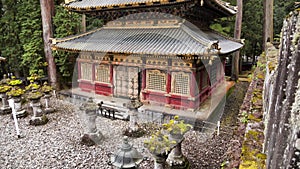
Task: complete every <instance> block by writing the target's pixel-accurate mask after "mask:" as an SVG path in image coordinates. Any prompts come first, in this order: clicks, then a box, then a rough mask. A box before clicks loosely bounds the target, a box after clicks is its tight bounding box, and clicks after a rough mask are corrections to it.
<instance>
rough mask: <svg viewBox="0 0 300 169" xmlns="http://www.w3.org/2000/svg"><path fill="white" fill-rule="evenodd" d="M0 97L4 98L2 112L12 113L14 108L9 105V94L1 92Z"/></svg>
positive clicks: (0, 112)
mask: <svg viewBox="0 0 300 169" xmlns="http://www.w3.org/2000/svg"><path fill="white" fill-rule="evenodd" d="M0 98H1V99H2V107H0V114H2V115H4V114H10V113H11V112H12V110H11V108H10V107H9V105H8V102H7V95H6V94H5V93H1V94H0Z"/></svg>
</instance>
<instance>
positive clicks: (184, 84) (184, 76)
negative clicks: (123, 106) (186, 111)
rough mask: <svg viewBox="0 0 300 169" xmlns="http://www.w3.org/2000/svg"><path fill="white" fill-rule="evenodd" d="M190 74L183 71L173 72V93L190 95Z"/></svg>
mask: <svg viewBox="0 0 300 169" xmlns="http://www.w3.org/2000/svg"><path fill="white" fill-rule="evenodd" d="M189 79H190V78H189V74H188V73H183V72H178V73H177V72H173V73H172V93H176V94H182V95H189V94H190V90H189V86H190V85H189Z"/></svg>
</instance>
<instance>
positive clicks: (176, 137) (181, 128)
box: [165, 116, 192, 169]
mask: <svg viewBox="0 0 300 169" xmlns="http://www.w3.org/2000/svg"><path fill="white" fill-rule="evenodd" d="M165 126H166V127H167V128H168V129H169V130H170V133H169V140H170V141H175V142H176V143H177V144H176V146H175V147H174V148H173V149H172V151H171V153H170V154H169V155H168V158H167V160H166V161H167V163H168V164H169V166H171V167H170V168H176V169H186V168H189V165H190V164H189V161H188V160H187V158H186V157H185V156H184V155H183V154H182V150H181V143H182V141H183V140H184V134H185V132H187V131H189V130H190V129H191V128H192V126H191V125H189V124H185V123H183V121H179V117H178V116H175V117H174V119H173V120H172V121H171V122H170V123H169V124H167V125H165Z"/></svg>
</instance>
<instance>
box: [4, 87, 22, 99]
mask: <svg viewBox="0 0 300 169" xmlns="http://www.w3.org/2000/svg"><path fill="white" fill-rule="evenodd" d="M24 93H25V92H24V90H23V89H21V88H19V87H13V88H12V89H11V90H10V91H9V92H7V95H8V96H12V97H19V96H21V95H23V94H24Z"/></svg>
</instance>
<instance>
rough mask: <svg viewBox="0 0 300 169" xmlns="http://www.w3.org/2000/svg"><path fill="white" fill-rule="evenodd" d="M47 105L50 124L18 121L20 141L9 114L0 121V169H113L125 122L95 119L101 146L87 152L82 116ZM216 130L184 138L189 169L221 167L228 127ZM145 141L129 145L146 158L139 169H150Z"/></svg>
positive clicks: (61, 104)
mask: <svg viewBox="0 0 300 169" xmlns="http://www.w3.org/2000/svg"><path fill="white" fill-rule="evenodd" d="M244 88H246V85H245V84H243V83H241V85H237V90H234V93H233V94H232V95H231V96H230V97H229V98H228V99H227V103H229V105H226V106H227V109H228V111H226V112H225V115H224V116H225V117H226V116H232V115H233V114H237V112H238V109H239V106H238V104H236V103H237V102H236V101H237V100H240V99H241V98H237V97H235V96H233V95H235V94H240V93H241V92H243V91H244V90H241V89H244ZM245 90H246V89H245ZM235 92H238V93H235ZM52 103H54V105H55V107H56V109H57V111H56V112H55V113H53V114H49V115H47V117H48V118H49V120H50V121H49V122H48V123H47V124H46V125H44V126H30V125H29V119H30V117H31V115H29V116H28V117H26V118H22V119H19V127H20V130H21V135H22V138H20V139H18V138H17V136H16V131H15V128H14V123H13V120H12V119H11V117H10V115H2V116H0V133H1V137H0V151H1V153H0V168H1V169H19V168H20V169H21V168H26V169H31V168H34V169H38V168H41V169H48V168H49V169H50V168H51V169H52V168H59V169H61V168H82V169H86V168H99V169H110V168H112V166H110V165H108V161H109V156H110V153H112V152H115V151H116V150H117V149H118V147H119V146H120V145H121V143H122V137H123V136H122V130H123V129H124V128H125V127H126V126H127V122H126V121H122V120H110V119H107V118H103V117H98V118H97V120H96V122H97V128H98V129H101V131H102V133H103V135H104V136H105V139H104V141H103V143H102V144H101V145H98V146H91V147H88V146H85V145H81V144H80V138H81V136H82V135H83V133H84V129H85V127H84V126H85V125H84V120H83V119H84V118H83V116H82V113H80V112H79V111H77V109H75V108H74V105H72V104H70V103H69V102H65V101H61V100H52ZM238 103H239V102H238ZM228 106H229V107H228ZM236 111H237V112H236ZM223 119H225V118H223ZM235 120H236V118H233V119H232V120H229V122H227V123H232V122H234V121H235ZM227 121H228V120H227ZM227 125H228V124H227ZM230 125H231V124H230ZM232 125H234V124H232ZM221 131H222V132H221V134H220V135H219V136H215V135H211V136H210V137H208V136H207V135H204V134H201V133H199V132H197V131H190V132H188V133H187V134H186V139H185V141H184V142H183V146H182V147H183V153H184V154H185V155H186V156H187V158H188V159H189V160H190V162H191V163H192V165H191V168H195V169H200V168H209V169H212V168H220V165H221V163H222V162H223V161H224V160H226V158H227V157H228V156H227V155H226V152H227V151H228V149H229V148H230V145H232V144H231V142H232V140H230V138H232V135H233V132H232V130H231V128H227V127H224V128H222V130H221ZM145 139H147V138H146V137H141V138H138V139H130V143H133V144H134V146H135V147H136V148H137V149H138V151H140V152H142V154H143V155H144V156H145V157H148V158H146V160H145V161H144V162H143V163H142V164H141V165H140V168H142V169H152V168H153V160H152V158H150V154H149V153H148V152H147V150H146V149H144V148H143V141H144V140H145Z"/></svg>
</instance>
